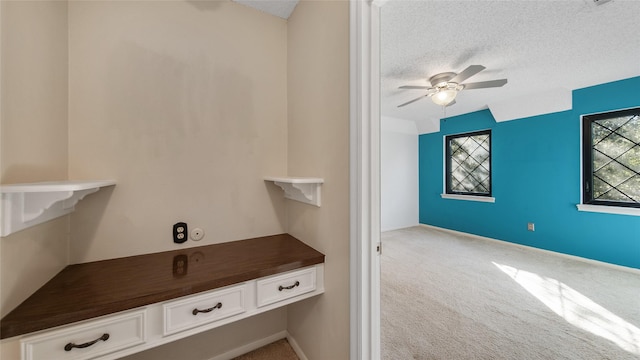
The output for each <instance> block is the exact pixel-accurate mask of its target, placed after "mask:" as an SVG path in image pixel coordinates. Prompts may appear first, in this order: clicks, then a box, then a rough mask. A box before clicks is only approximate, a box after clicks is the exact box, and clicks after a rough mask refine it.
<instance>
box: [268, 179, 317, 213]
mask: <svg viewBox="0 0 640 360" xmlns="http://www.w3.org/2000/svg"><path fill="white" fill-rule="evenodd" d="M264 180H265V181H272V182H273V183H274V184H276V185H277V186H279V187H281V188H282V190H284V197H285V198H287V199H291V200H295V201H300V202H302V203H305V204H309V205H315V206H317V207H320V203H321V201H320V198H321V196H320V194H321V193H320V186H321V185H322V183H324V179H322V178H302V177H265V178H264Z"/></svg>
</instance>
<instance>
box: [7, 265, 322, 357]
mask: <svg viewBox="0 0 640 360" xmlns="http://www.w3.org/2000/svg"><path fill="white" fill-rule="evenodd" d="M323 292H324V263H321V264H317V265H313V266H308V267H305V268H301V269H296V270H292V271H289V272H285V273H281V274H277V275H272V276H267V277H263V278H258V279H254V280H250V281H246V282H243V283H239V284H235V285H230V286H227V287H223V288H218V289H214V290H209V291H205V292H201V293H197V294H193V295H189V296H185V297H181V298H177V299H173V300H168V301H164V302H160V303H155V304H151V305H148V306H144V307H141V308H138V309H134V310H128V311H123V312H119V313H115V314H112V315H107V316H103V317H100V318H96V319H90V320H85V321H82V322H78V323H73V324H69V325H63V326H60V327H57V328H52V329H48V330H42V331H39V332H36V333H32V334H28V335H24V336H22V337H16V338H13V339H8V340H12V341H19V343H20V347H21V354H22V356H21V360H51V359H56V360H57V359H60V360H85V359H100V360H112V359H119V358H121V357H124V356H127V355H130V354H134V353H136V352H140V351H143V350H146V349H150V348H153V347H156V346H159V345H162V344H166V343H170V342H172V341H175V340H178V339H181V338H184V337H187V336H191V335H194V334H197V333H200V332H203V331H206V330H209V329H212V328H215V327H219V326H223V325H225V324H229V323H231V322H234V321H238V320H241V319H245V318H248V317H250V316H253V315H256V314H259V313H263V312H266V311H269V310H272V309H275V308H277V307H282V306H285V305H287V304H291V303H293V302H296V301H300V300H303V299H306V298H309V297H312V296H316V295H319V294H322V293H323ZM5 345H7V344H6V343H4V344H3V346H5Z"/></svg>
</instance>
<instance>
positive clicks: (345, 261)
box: [287, 1, 349, 360]
mask: <svg viewBox="0 0 640 360" xmlns="http://www.w3.org/2000/svg"><path fill="white" fill-rule="evenodd" d="M288 39H289V43H288V64H289V67H288V74H289V77H288V89H287V90H288V94H289V96H288V104H289V105H288V107H289V127H288V131H289V137H288V139H289V140H288V141H289V149H288V153H289V156H288V158H289V163H288V171H289V175H291V176H314V177H316V176H317V177H322V178H324V180H325V182H324V184H323V185H322V207H320V208H316V207H313V206H309V205H305V204H302V203H297V202H294V201H291V202H289V203H288V205H287V214H288V224H289V228H288V232H289V233H290V234H292V235H293V236H296V237H298V238H299V239H303V240H304V241H305V242H307V243H308V244H309V245H311V246H313V247H314V248H316V249H318V250H319V251H321V252H323V253H324V254H325V255H326V264H325V288H326V291H325V294H323V295H322V296H320V297H316V298H312V299H309V300H306V301H304V302H302V303H298V304H294V305H290V306H289V311H288V321H287V329H288V331H289V332H290V333H291V334H292V335H293V337H294V338H295V339H296V341H297V342H298V344H299V345H300V347H301V348H302V349H303V350H304V352H305V354H306V355H307V357H308V358H309V359H311V360H323V359H336V360H340V359H348V358H349V3H348V2H347V1H301V2H300V3H299V4H298V6H297V7H296V9H295V11H294V13H293V15H292V16H291V17H290V18H289V29H288Z"/></svg>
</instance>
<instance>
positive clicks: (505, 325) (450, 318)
mask: <svg viewBox="0 0 640 360" xmlns="http://www.w3.org/2000/svg"><path fill="white" fill-rule="evenodd" d="M382 239H383V244H384V251H383V254H382V258H381V266H382V272H381V327H382V329H381V336H382V358H383V359H384V360H394V359H398V360H400V359H402V360H406V359H443V360H445V359H446V360H450V359H456V360H459V359H505V360H506V359H509V360H512V359H515V360H524V359H553V360H561V359H566V360H596V359H597V360H602V359H611V360H614V359H615V360H627V359H629V360H630V359H640V275H639V274H640V272H636V271H625V270H620V269H617V268H612V267H609V266H603V265H600V264H593V263H588V262H583V261H577V260H575V259H571V258H567V257H563V256H555V255H548V254H546V253H543V252H540V251H536V250H530V249H525V248H521V247H516V246H512V245H507V244H503V243H501V242H498V241H492V240H482V239H477V238H473V237H468V236H458V235H453V234H451V233H448V232H443V231H438V230H435V229H430V228H426V227H421V226H420V227H414V228H409V229H404V230H398V231H392V232H386V233H383V235H382ZM603 241H604V239H603ZM639 255H640V254H639Z"/></svg>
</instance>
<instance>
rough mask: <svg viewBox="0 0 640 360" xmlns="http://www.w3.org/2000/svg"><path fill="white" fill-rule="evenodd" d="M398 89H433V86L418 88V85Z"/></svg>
mask: <svg viewBox="0 0 640 360" xmlns="http://www.w3.org/2000/svg"><path fill="white" fill-rule="evenodd" d="M398 89H431V86H418V85H404V86H400V87H399V88H398Z"/></svg>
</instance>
